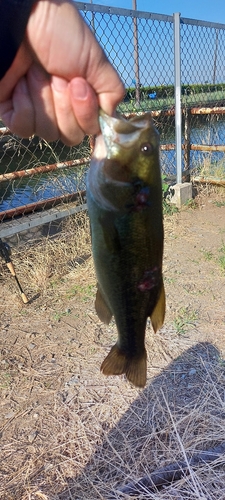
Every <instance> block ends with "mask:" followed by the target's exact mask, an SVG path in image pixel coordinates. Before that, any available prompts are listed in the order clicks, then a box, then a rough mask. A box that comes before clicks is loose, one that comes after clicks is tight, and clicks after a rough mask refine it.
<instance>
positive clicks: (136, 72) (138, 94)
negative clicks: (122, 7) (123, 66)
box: [132, 0, 140, 106]
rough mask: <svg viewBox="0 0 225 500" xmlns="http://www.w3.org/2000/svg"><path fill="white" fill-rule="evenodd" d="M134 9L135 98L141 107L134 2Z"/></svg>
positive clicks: (135, 4) (135, 6) (134, 5)
mask: <svg viewBox="0 0 225 500" xmlns="http://www.w3.org/2000/svg"><path fill="white" fill-rule="evenodd" d="M132 7H133V11H134V19H133V25H134V74H135V87H136V89H135V97H136V105H137V106H140V76H139V54H138V25H137V17H136V16H135V12H136V9H137V2H136V0H133V2H132Z"/></svg>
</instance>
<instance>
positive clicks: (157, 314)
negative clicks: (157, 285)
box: [151, 283, 166, 333]
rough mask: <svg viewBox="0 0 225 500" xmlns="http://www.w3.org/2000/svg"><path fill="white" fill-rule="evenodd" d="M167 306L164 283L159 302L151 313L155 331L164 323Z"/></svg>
mask: <svg viewBox="0 0 225 500" xmlns="http://www.w3.org/2000/svg"><path fill="white" fill-rule="evenodd" d="M165 308H166V297H165V290H164V284H163V283H162V287H161V290H160V295H159V298H158V301H157V304H156V306H155V309H154V310H153V312H152V314H151V322H152V327H153V330H154V332H155V333H156V332H157V330H159V328H161V327H162V325H163V322H164V317H165Z"/></svg>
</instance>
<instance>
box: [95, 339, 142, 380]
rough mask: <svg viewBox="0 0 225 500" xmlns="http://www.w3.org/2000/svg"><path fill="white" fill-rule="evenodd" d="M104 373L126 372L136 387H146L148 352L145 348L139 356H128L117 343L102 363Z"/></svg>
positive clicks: (119, 373)
mask: <svg viewBox="0 0 225 500" xmlns="http://www.w3.org/2000/svg"><path fill="white" fill-rule="evenodd" d="M101 371H102V372H103V373H104V375H122V373H125V375H126V377H127V379H128V380H129V382H131V383H132V384H133V385H135V386H136V387H144V386H145V384H146V372H147V354H146V350H145V349H144V351H143V353H142V354H141V355H139V356H132V357H131V356H127V355H126V354H125V353H124V352H123V351H121V349H120V348H119V347H118V345H117V344H115V345H114V346H113V347H112V349H111V351H110V352H109V354H108V356H106V358H105V359H104V361H103V363H102V365H101Z"/></svg>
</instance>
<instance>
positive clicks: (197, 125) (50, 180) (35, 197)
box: [0, 115, 225, 212]
mask: <svg viewBox="0 0 225 500" xmlns="http://www.w3.org/2000/svg"><path fill="white" fill-rule="evenodd" d="M165 120H166V121H165ZM191 120H192V124H194V126H193V127H192V129H191V143H193V144H211V145H212V144H218V145H220V144H221V145H223V144H225V118H223V116H210V115H209V116H193V117H192V119H191ZM157 127H158V129H159V132H160V142H161V144H170V143H171V144H174V143H175V128H174V117H171V118H168V117H166V118H164V121H162V122H160V121H157ZM182 140H183V141H184V137H183V138H182ZM0 142H1V144H2V143H3V139H2V141H0ZM4 142H5V144H6V147H4V146H3V147H2V148H1V152H0V155H1V156H0V173H6V172H13V171H15V170H23V169H26V168H32V167H34V166H37V165H46V164H51V163H56V162H59V161H65V160H70V159H74V158H81V157H85V156H86V157H87V156H88V152H89V147H88V144H87V141H86V142H83V143H82V145H81V146H80V147H76V148H68V147H66V146H63V145H62V144H61V143H57V144H55V145H54V147H53V146H52V145H48V144H47V143H45V142H42V143H41V146H40V143H39V142H38V139H34V140H33V141H32V143H29V141H22V140H21V141H19V142H18V143H17V142H16V140H15V139H14V138H13V139H9V138H4ZM183 156H184V154H183ZM190 156H191V168H196V167H197V168H198V167H199V165H201V166H202V165H205V164H207V162H208V163H211V164H219V163H220V162H221V163H222V161H223V159H224V153H221V152H213V153H212V152H204V153H203V152H201V151H191V155H190ZM161 167H162V171H163V173H165V174H167V175H175V174H176V169H175V150H171V151H161ZM183 167H184V158H183ZM223 168H224V167H223ZM86 171H87V165H85V166H81V167H69V168H66V169H60V170H56V171H54V172H48V173H45V174H43V173H42V174H35V175H33V176H32V177H23V178H20V179H16V180H13V181H7V182H1V183H0V211H1V212H2V211H5V210H9V209H13V208H17V207H20V206H24V205H29V204H31V203H36V202H39V201H42V200H47V199H49V198H53V197H58V196H63V195H67V194H73V193H75V192H76V191H77V190H83V189H85V177H86Z"/></svg>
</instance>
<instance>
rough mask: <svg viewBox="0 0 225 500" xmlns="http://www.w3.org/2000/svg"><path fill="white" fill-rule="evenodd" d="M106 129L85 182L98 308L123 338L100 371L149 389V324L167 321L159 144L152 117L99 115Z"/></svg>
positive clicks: (97, 142)
mask: <svg viewBox="0 0 225 500" xmlns="http://www.w3.org/2000/svg"><path fill="white" fill-rule="evenodd" d="M100 127H101V132H102V134H101V135H99V136H98V137H97V140H96V147H95V150H94V153H93V157H92V161H91V165H90V169H89V172H88V176H87V203H88V211H89V217H90V223H91V237H92V251H93V258H94V264H95V270H96V276H97V281H98V285H97V287H98V289H97V294H96V300H95V308H96V312H97V314H98V316H99V318H100V320H101V321H103V322H105V323H106V324H108V323H109V322H110V320H111V318H112V316H114V318H115V322H116V326H117V330H118V340H117V342H116V344H115V345H114V346H113V347H112V349H111V351H110V352H109V354H108V355H107V357H106V358H105V360H104V361H103V363H102V365H101V370H102V372H103V373H104V374H105V375H121V374H123V373H124V374H125V375H126V377H127V379H128V380H129V381H130V382H131V383H133V384H134V385H135V386H137V387H144V386H145V384H146V371H147V354H146V349H145V329H146V323H147V319H148V317H150V318H151V323H152V327H153V330H154V331H155V332H156V331H157V330H158V329H159V328H161V326H162V324H163V321H164V315H165V292H164V285H163V276H162V258H163V222H162V186H161V172H160V163H159V138H158V133H157V131H156V130H155V128H154V126H153V123H152V118H151V115H150V113H147V114H145V115H144V116H141V117H135V118H132V119H131V120H129V121H128V120H125V119H124V118H123V117H120V116H118V115H117V116H116V117H110V116H108V115H106V114H105V113H104V112H103V111H101V112H100Z"/></svg>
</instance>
